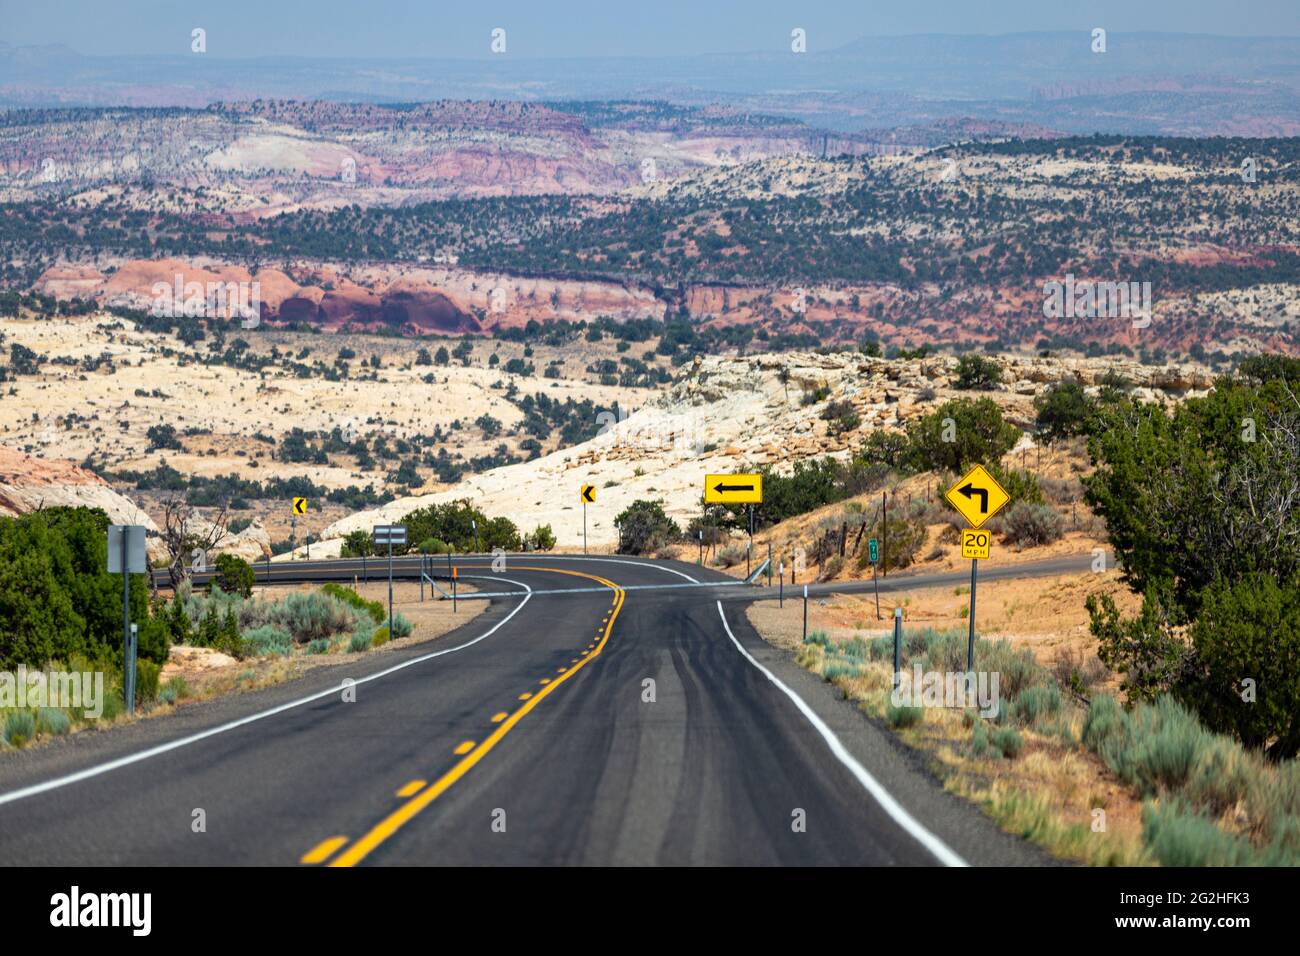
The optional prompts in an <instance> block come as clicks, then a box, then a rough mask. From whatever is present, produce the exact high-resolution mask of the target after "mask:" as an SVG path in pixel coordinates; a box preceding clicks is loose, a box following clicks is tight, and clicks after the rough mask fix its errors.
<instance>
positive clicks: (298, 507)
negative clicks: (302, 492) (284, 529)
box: [293, 498, 307, 515]
mask: <svg viewBox="0 0 1300 956" xmlns="http://www.w3.org/2000/svg"><path fill="white" fill-rule="evenodd" d="M293 513H294V514H296V515H305V514H306V513H307V499H306V498H294V499H293Z"/></svg>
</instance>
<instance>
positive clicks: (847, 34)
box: [0, 0, 1300, 59]
mask: <svg viewBox="0 0 1300 956" xmlns="http://www.w3.org/2000/svg"><path fill="white" fill-rule="evenodd" d="M195 27H200V28H202V29H204V30H206V31H207V36H208V43H209V51H210V52H211V53H212V54H214V55H219V56H222V57H237V58H252V57H264V56H311V57H328V58H333V57H349V58H355V57H361V58H393V59H401V58H409V57H433V58H444V57H445V58H472V59H479V58H486V57H489V56H491V54H490V52H489V51H488V48H487V40H486V38H487V36H488V35H489V33H490V32H491V30H492V29H494V28H496V27H502V28H504V29H506V30H507V31H508V34H509V37H510V43H511V54H512V55H513V56H515V57H518V58H525V57H537V58H567V57H580V56H581V57H586V56H595V57H599V56H620V57H666V56H693V55H702V54H740V53H758V52H771V51H782V50H785V49H786V48H787V47H788V44H789V34H790V30H791V29H793V28H794V27H799V28H802V29H804V30H805V31H806V32H807V36H808V50H809V52H810V53H815V52H817V51H819V50H821V51H828V50H832V49H834V48H836V47H838V46H841V45H843V44H844V43H846V42H851V41H853V40H855V39H858V38H867V37H884V36H904V35H931V36H933V35H952V36H998V35H1004V34H1020V33H1037V32H1055V31H1065V30H1069V31H1075V30H1078V31H1084V32H1086V31H1089V30H1091V29H1093V28H1094V27H1103V28H1105V29H1106V30H1107V31H1109V32H1110V33H1112V34H1119V33H1130V34H1131V33H1142V32H1151V33H1185V34H1205V35H1213V36H1222V37H1273V38H1276V37H1287V36H1292V37H1293V36H1300V7H1298V6H1297V5H1296V4H1294V3H1291V2H1288V0H1246V2H1242V3H1237V4H1233V5H1231V6H1230V7H1229V6H1225V5H1223V4H1216V3H1208V2H1194V3H1187V2H1179V0H1153V2H1150V3H1144V4H1141V5H1135V4H1130V3H1121V2H1088V3H1066V2H1035V0H1002V2H987V0H984V2H959V0H932V2H930V3H927V4H923V5H903V6H897V7H891V6H887V5H883V4H879V5H873V6H872V7H870V8H864V6H863V5H862V4H858V3H854V2H851V0H823V2H816V3H811V4H798V5H796V4H790V3H779V2H774V0H758V2H751V3H739V2H722V3H713V4H707V5H701V4H695V3H685V2H681V0H669V2H664V3H655V4H653V5H650V4H646V5H642V6H619V7H617V8H614V7H611V6H610V5H608V4H604V3H599V2H594V0H574V2H571V3H567V4H565V5H564V8H563V10H557V9H554V8H551V9H545V8H543V7H541V6H539V5H537V4H531V3H523V2H518V0H510V2H496V3H491V4H486V5H482V6H478V7H475V8H474V9H465V8H463V7H459V6H457V5H451V4H437V3H434V4H429V3H412V2H387V3H384V2H380V3H373V4H366V5H364V7H363V6H361V5H358V4H356V3H347V2H342V0H324V2H321V3H312V4H307V3H302V2H298V0H293V2H286V3H279V4H275V5H268V4H255V3H251V2H248V0H233V2H229V3H224V4H220V5H214V4H209V3H198V2H192V0H191V2H181V3H169V4H164V3H160V2H156V0H133V2H126V3H119V4H115V5H114V6H113V8H112V9H109V8H107V7H106V6H105V5H104V4H102V3H95V2H91V0H67V2H61V3H60V2H56V3H50V4H42V5H34V4H27V3H19V2H15V0H0V42H4V43H8V44H10V45H12V46H20V47H21V46H44V45H52V44H60V45H63V46H66V47H68V48H70V49H72V50H75V51H77V52H78V53H81V54H83V55H86V56H156V55H166V54H169V53H171V54H184V53H188V52H189V36H190V31H191V30H192V29H194V28H195ZM341 27H345V28H343V29H341Z"/></svg>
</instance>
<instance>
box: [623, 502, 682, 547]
mask: <svg viewBox="0 0 1300 956" xmlns="http://www.w3.org/2000/svg"><path fill="white" fill-rule="evenodd" d="M614 524H615V526H616V527H617V528H618V553H619V554H652V553H653V552H655V551H658V550H659V549H660V548H662V547H664V546H665V545H667V544H671V543H672V542H674V541H676V540H678V539H679V538H680V537H681V536H682V531H681V528H679V527H678V526H677V522H675V521H673V519H672V518H670V517H668V515H667V514H666V513H665V512H664V503H663V502H662V501H645V500H643V499H637V500H636V501H634V502H632V504H630V505H628V506H627V507H626V508H624V509H623V510H622V511H621V512H620V513H619V515H618V517H616V518H615V519H614Z"/></svg>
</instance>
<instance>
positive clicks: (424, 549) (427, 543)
mask: <svg viewBox="0 0 1300 956" xmlns="http://www.w3.org/2000/svg"><path fill="white" fill-rule="evenodd" d="M448 550H450V549H449V548H448V547H447V542H446V541H443V540H442V539H441V538H425V539H424V540H423V541H421V542H420V553H421V554H446V553H447V551H448Z"/></svg>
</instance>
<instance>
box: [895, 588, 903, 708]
mask: <svg viewBox="0 0 1300 956" xmlns="http://www.w3.org/2000/svg"><path fill="white" fill-rule="evenodd" d="M902 651H903V609H902V608H901V607H896V608H894V687H895V688H897V687H898V675H899V672H900V671H901V670H902V667H903V664H902Z"/></svg>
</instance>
